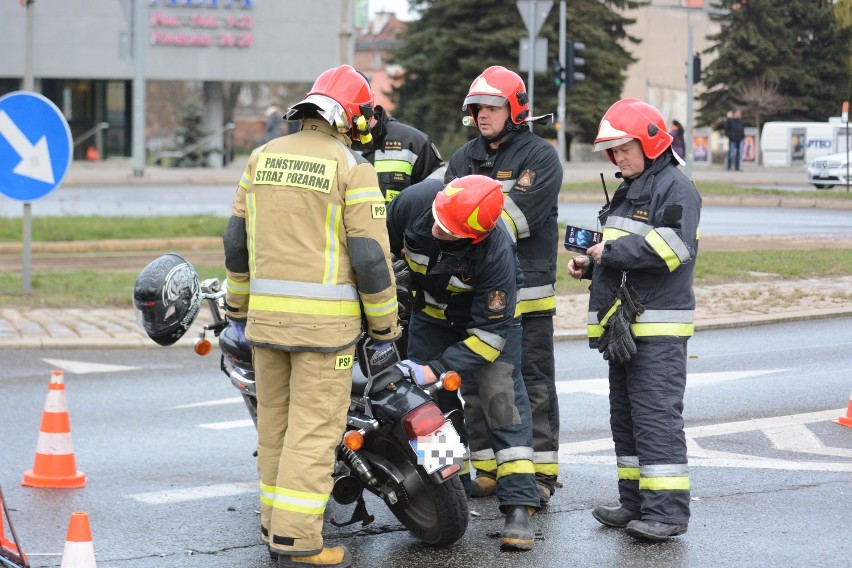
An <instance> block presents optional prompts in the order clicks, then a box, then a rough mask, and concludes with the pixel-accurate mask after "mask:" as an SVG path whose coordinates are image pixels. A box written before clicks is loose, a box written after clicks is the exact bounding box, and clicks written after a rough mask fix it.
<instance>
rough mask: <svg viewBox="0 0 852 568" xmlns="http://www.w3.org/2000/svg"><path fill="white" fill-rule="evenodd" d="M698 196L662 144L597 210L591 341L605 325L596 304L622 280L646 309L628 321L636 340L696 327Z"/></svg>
mask: <svg viewBox="0 0 852 568" xmlns="http://www.w3.org/2000/svg"><path fill="white" fill-rule="evenodd" d="M700 218H701V196H700V195H699V193H698V190H697V189H696V187H695V185H694V184H693V183H692V182H691V181H690V180H689V178H688V177H686V175H685V174H684V173H683V172H681V171H680V170H679V169H678V168H677V166H676V165H675V162H674V161H673V157H672V155H671V153H669V152H666V153H664V154H663V155H662V156H660V157H659V158H657V159H656V160H654V162H653V163H652V164H651V165H650V166H648V167H647V168H646V169H645V171H644V172H642V174H641V175H640V176H639V177H638V178H636V179H635V180H632V181H625V182H623V183H622V184H621V186H619V188H618V189H617V190H616V192H615V194H614V195H613V196H612V203H611V204H610V208H609V211H608V213H606V214H604V215H602V216H601V222H602V223H603V241H604V247H603V251H602V256H601V264H600V265H597V264H595V265H593V267H592V270H591V271H589V273H587V274H586V275H585V276H584V277H585V278H591V279H592V286H591V288H590V296H589V320H588V334H589V342H590V344H591V346H592V347H596V346H597V342H598V339H599V338H600V336H601V334H602V333H603V327H602V326H601V324H600V323H599V321H598V310H600V309H601V308H602V307H604V306H605V305H607V304H608V303H609V302H610V301H611V300H612V299H613V297H614V296H615V293H616V292H617V291H618V289H619V287H620V286H621V279H622V275H623V271H627V276H626V278H627V280H626V281H627V283H628V284H629V285H630V286H631V287H632V288H633V289H634V290H636V292H637V293H638V294H639V297H640V298H641V302H642V304H643V305H644V306H645V311H644V312H643V313H642V314H641V315H640V316H639V318H638V319H637V321H636V323H634V324H633V326H632V327H633V332H634V333H635V334H636V338H637V339H638V340H640V341H675V342H685V341H686V340H687V339H689V338H690V337H691V336H692V334H693V330H694V324H693V317H694V311H695V296H694V295H693V292H692V278H693V272H694V271H695V261H696V258H697V255H698V223H699V219H700Z"/></svg>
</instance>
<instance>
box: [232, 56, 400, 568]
mask: <svg viewBox="0 0 852 568" xmlns="http://www.w3.org/2000/svg"><path fill="white" fill-rule="evenodd" d="M372 108H373V92H372V91H371V90H370V86H369V85H368V84H367V81H366V80H365V79H364V78H363V77H362V76H361V75H360V74H358V72H357V71H355V69H353V68H352V67H350V66H349V65H342V66H340V67H335V68H333V69H329V70H328V71H325V72H324V73H323V74H321V75H320V76H319V77H318V78H317V80H316V82H315V83H314V85H313V88H312V89H311V91H310V93H308V95H307V96H306V97H305V98H304V100H302V101H301V102H299V103H297V104H295V105H294V106H293V107H291V108H290V109H289V110H288V112H287V113H286V115H285V116H286V118H288V119H290V120H296V119H298V120H301V122H302V129H301V132H298V133H296V134H292V135H289V136H282V137H280V138H275V139H273V140H271V141H270V142H267V143H266V144H264V145H262V146H260V147H259V148H257V149H255V150H254V151H253V152H252V154H251V157H250V158H249V161H248V165H247V166H246V169H245V171H244V173H243V176H242V179H241V180H240V182H239V186H238V188H237V193H236V197H235V198H234V201H233V206H232V215H231V218H230V220H229V222H228V226H227V228H226V230H225V235H224V244H225V268H226V269H227V282H226V285H227V296H226V302H227V306H226V307H227V310H228V315H229V318H230V321H231V326H233V327H234V331H235V332H236V334H237V335H238V336H239V335H242V334H244V336H245V338H246V339H247V340H248V341H249V343H250V344H251V345H252V353H253V362H254V369H255V373H256V389H257V433H258V446H257V465H258V474H259V476H260V525H261V536H262V539H263V541H264V542H266V543H267V544H268V546H269V552H270V555H271V556H272V557H273V558H277V561H278V565H279V566H306V565H310V566H349V565H350V564H351V559H350V557H349V554H348V551H347V550H346V548H345V547H342V546H335V547H327V546H325V545H324V542H323V536H322V528H323V512H324V511H325V507H326V503H327V502H328V498H329V495H330V494H331V486H332V478H331V473H332V469H333V467H334V458H335V456H334V452H335V447H336V446H337V444H338V442H339V441H340V437H341V435H342V434H343V431H344V429H345V426H346V411H347V409H348V407H349V397H350V389H351V382H352V375H351V373H352V369H351V366H352V360H353V356H354V351H355V342H356V340H357V339H358V337H359V335H360V332H361V317H362V316H361V314H362V306H363V312H364V314H365V318H366V332H367V333H368V334H369V335H370V337H372V338H374V339H376V340H379V341H391V340H394V339H395V338H397V337H398V336H399V334H400V328H399V324H398V314H397V304H396V284H395V281H394V273H393V270H392V268H391V264H390V253H389V248H388V234H387V229H386V227H385V214H384V211H385V207H384V203H385V202H384V198H383V197H382V193H381V191H379V183H378V178H377V176H376V170H375V169H374V168H373V166H372V165H371V164H370V163H369V162H367V161H366V160H365V159H364V158H362V157H361V156H359V155H358V154H356V153H355V152H353V151H352V149H351V148H350V146H351V144H352V140H353V139H357V138H359V137H360V136H361V135H362V134H364V133H365V132H367V128H368V126H367V121H368V119H369V117H370V115H371V113H372ZM294 259H298V260H294Z"/></svg>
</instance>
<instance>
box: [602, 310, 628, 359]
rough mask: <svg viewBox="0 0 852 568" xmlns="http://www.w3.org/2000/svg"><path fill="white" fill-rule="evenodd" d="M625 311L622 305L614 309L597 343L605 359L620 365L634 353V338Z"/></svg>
mask: <svg viewBox="0 0 852 568" xmlns="http://www.w3.org/2000/svg"><path fill="white" fill-rule="evenodd" d="M626 312H627V310H625V309H624V306H623V305H620V306H619V307H618V308H617V309H616V310H615V313H614V314H613V315H612V317H610V318H609V321H608V322H607V324H606V326H604V333H603V335H602V336H601V340H600V343H599V344H598V351H600V352H601V353H603V358H604V359H605V360H607V361H613V362H614V363H618V364H620V365H623V364H625V363H627V362H628V361H630V359H631V357H633V355H635V354H636V340H635V336H634V335H633V330H632V329H630V321H629V320H628V319H627V313H626Z"/></svg>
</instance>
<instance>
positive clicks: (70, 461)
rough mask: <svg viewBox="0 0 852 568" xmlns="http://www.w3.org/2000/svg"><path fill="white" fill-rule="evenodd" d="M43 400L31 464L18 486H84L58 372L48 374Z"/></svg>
mask: <svg viewBox="0 0 852 568" xmlns="http://www.w3.org/2000/svg"><path fill="white" fill-rule="evenodd" d="M48 389H49V390H48V391H47V400H46V401H45V403H44V414H42V418H41V431H40V432H39V434H38V444H37V445H36V455H35V463H34V464H33V468H32V469H28V470H27V471H25V472H24V479H23V481H21V485H25V486H27V487H53V488H59V489H75V488H78V487H85V486H86V474H85V473H83V472H82V471H77V463H76V460H75V459H74V448H73V447H72V445H71V421H70V420H69V418H68V404H67V402H66V401H65V382H64V379H63V377H62V371H51V373H50V386H49V387H48Z"/></svg>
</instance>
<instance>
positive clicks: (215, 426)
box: [198, 418, 254, 430]
mask: <svg viewBox="0 0 852 568" xmlns="http://www.w3.org/2000/svg"><path fill="white" fill-rule="evenodd" d="M198 427H199V428H208V429H210V430H230V429H232V428H249V427H251V428H254V421H253V420H252V419H251V418H249V419H247V420H230V421H228V422H208V423H207V424H199V425H198Z"/></svg>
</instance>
